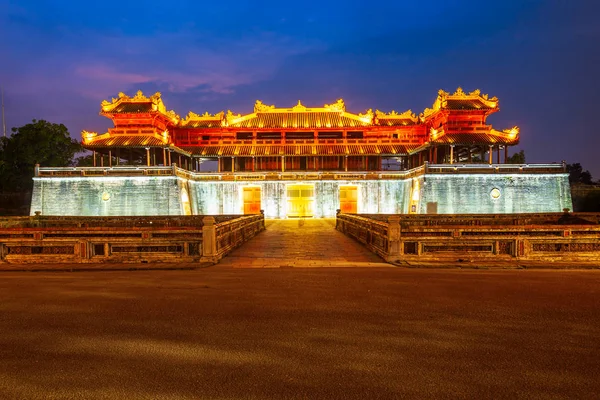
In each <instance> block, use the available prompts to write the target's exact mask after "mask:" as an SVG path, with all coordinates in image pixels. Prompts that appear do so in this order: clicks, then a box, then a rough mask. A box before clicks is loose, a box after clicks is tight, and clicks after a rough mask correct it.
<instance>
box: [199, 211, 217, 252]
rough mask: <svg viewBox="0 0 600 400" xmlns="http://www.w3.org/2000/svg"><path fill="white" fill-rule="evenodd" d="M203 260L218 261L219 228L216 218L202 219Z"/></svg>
mask: <svg viewBox="0 0 600 400" xmlns="http://www.w3.org/2000/svg"><path fill="white" fill-rule="evenodd" d="M202 258H204V259H206V260H209V261H217V228H216V226H215V217H204V218H202Z"/></svg>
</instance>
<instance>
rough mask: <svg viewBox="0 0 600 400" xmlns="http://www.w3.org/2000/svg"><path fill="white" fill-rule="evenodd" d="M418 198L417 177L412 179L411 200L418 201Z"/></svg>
mask: <svg viewBox="0 0 600 400" xmlns="http://www.w3.org/2000/svg"><path fill="white" fill-rule="evenodd" d="M419 198H420V194H419V181H418V180H417V179H413V190H412V200H413V201H419Z"/></svg>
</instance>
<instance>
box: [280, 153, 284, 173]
mask: <svg viewBox="0 0 600 400" xmlns="http://www.w3.org/2000/svg"><path fill="white" fill-rule="evenodd" d="M281 172H285V156H281Z"/></svg>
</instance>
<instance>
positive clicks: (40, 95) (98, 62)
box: [0, 0, 600, 179]
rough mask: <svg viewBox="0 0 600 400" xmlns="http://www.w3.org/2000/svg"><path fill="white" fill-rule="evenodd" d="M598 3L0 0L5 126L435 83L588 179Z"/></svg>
mask: <svg viewBox="0 0 600 400" xmlns="http://www.w3.org/2000/svg"><path fill="white" fill-rule="evenodd" d="M599 17H600V1H595V0H589V1H588V0H571V1H568V0H563V1H561V0H548V1H527V0H519V1H513V0H504V1H489V2H486V1H460V0H439V1H436V0H429V1H425V2H417V1H410V2H404V1H389V2H386V1H379V2H365V3H361V2H352V1H350V2H349V1H319V2H288V1H253V2H241V1H237V2H233V1H232V2H202V1H190V2H183V1H180V2H165V1H153V0H146V1H143V2H139V1H126V0H125V1H121V2H99V1H98V2H86V1H60V0H52V1H27V0H25V1H7V0H0V85H1V86H3V87H4V101H5V107H6V121H7V128H8V130H10V128H11V127H13V126H21V125H23V124H25V123H28V122H30V121H31V120H32V119H34V118H35V119H46V120H49V121H51V122H57V123H64V124H65V125H66V126H67V127H68V128H69V131H70V132H71V136H73V137H75V138H78V139H80V131H81V130H82V129H87V130H96V131H100V132H103V131H105V129H106V128H108V127H109V126H110V120H108V119H106V118H103V117H101V116H99V115H98V112H99V108H100V102H101V101H102V100H104V99H110V98H111V97H116V96H117V93H118V92H120V91H122V92H125V93H127V94H130V95H132V94H134V93H135V91H137V90H138V89H141V90H143V91H144V92H145V93H146V94H148V95H150V94H152V93H154V92H156V91H160V92H162V94H163V100H164V101H165V103H166V106H167V108H169V109H174V110H175V111H176V112H177V113H178V114H180V115H182V116H184V115H186V114H187V113H188V111H194V112H196V113H203V112H204V111H209V112H211V113H214V112H218V111H221V110H228V109H231V110H232V111H234V112H236V113H249V112H252V109H253V105H254V102H255V100H256V99H260V100H262V101H263V102H264V103H267V104H276V105H277V106H280V107H291V106H293V105H294V104H296V103H297V101H298V100H299V99H301V100H302V102H303V103H304V104H305V105H307V106H322V105H323V104H324V103H331V102H333V101H335V99H337V98H343V99H344V100H345V102H346V106H347V109H348V110H349V111H351V112H356V113H358V112H364V111H365V110H366V109H367V108H373V109H379V110H382V111H390V110H392V109H394V110H396V111H404V110H406V109H409V108H410V109H412V110H413V111H414V112H416V113H420V112H421V111H423V109H424V108H425V107H430V106H431V104H432V103H433V101H434V99H435V97H436V95H437V91H438V90H439V89H444V90H446V91H451V92H454V90H455V89H456V88H457V87H458V86H461V87H463V88H464V89H465V90H468V91H472V90H474V89H477V88H479V89H481V91H482V92H483V93H489V95H490V96H497V97H498V98H499V99H500V109H501V111H500V112H499V113H497V114H495V115H492V116H491V117H490V118H489V120H488V121H489V122H490V123H491V124H492V125H494V127H496V128H498V129H503V128H508V127H512V126H513V125H518V126H520V127H521V144H520V145H519V146H518V147H516V148H513V150H512V151H511V153H512V152H514V151H518V150H521V149H524V150H525V153H526V156H527V161H528V162H531V163H542V162H559V161H561V160H566V161H567V162H569V163H573V162H580V163H581V164H582V165H583V167H584V168H585V169H589V170H590V171H591V172H592V175H593V177H594V178H595V179H598V178H600V156H598V154H597V153H598V150H599V149H600V133H598V132H597V131H596V129H598V128H597V126H598V122H597V121H596V116H597V115H598V114H599V113H600V111H599V109H598V105H599V104H600V78H599V76H600V23H599V22H598V18H599Z"/></svg>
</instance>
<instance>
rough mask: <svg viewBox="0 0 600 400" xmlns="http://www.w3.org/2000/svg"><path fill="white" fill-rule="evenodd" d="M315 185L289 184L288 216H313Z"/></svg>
mask: <svg viewBox="0 0 600 400" xmlns="http://www.w3.org/2000/svg"><path fill="white" fill-rule="evenodd" d="M314 201H315V185H288V187H287V216H288V218H306V217H312V216H313V204H314Z"/></svg>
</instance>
